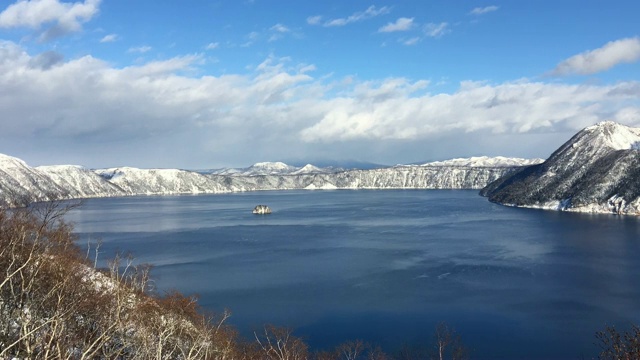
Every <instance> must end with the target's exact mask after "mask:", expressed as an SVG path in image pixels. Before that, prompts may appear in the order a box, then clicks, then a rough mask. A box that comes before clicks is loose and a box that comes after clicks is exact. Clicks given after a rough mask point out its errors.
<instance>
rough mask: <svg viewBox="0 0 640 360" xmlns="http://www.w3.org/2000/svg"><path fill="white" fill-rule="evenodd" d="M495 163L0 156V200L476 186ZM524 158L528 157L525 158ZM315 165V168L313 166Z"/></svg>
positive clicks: (509, 167) (497, 172) (496, 173)
mask: <svg viewBox="0 0 640 360" xmlns="http://www.w3.org/2000/svg"><path fill="white" fill-rule="evenodd" d="M504 159H507V158H502V160H496V161H494V162H493V163H494V166H482V167H473V166H466V167H464V166H415V165H398V166H395V167H386V168H378V169H370V170H361V169H352V170H343V169H340V170H336V169H333V168H331V169H328V168H324V169H323V168H318V167H315V166H313V165H311V164H308V165H306V166H303V167H295V166H290V165H287V164H284V163H258V164H257V165H255V166H251V167H249V168H246V169H251V171H249V172H245V173H244V174H243V173H238V172H235V173H223V174H215V173H206V172H204V173H203V172H197V171H189V170H180V169H138V168H133V167H116V168H107V169H95V170H90V169H86V168H84V167H82V166H76V165H52V166H39V167H30V166H29V165H27V164H26V163H25V162H24V161H22V160H20V159H18V158H14V157H10V156H7V155H3V156H2V157H0V204H1V205H2V206H20V205H21V204H22V205H24V204H25V203H27V202H30V201H31V202H32V201H47V200H53V199H76V198H92V197H117V196H133V195H176V194H215V193H228V192H242V191H258V190H296V189H307V190H316V189H481V188H482V187H484V186H485V185H486V184H488V183H489V182H491V181H493V180H496V179H498V178H499V177H500V176H502V175H504V174H506V173H508V172H510V171H513V170H514V169H516V168H517V166H513V164H514V161H515V163H518V162H519V161H520V160H509V161H508V164H501V165H502V166H498V165H500V161H506V160H504ZM527 161H528V160H527ZM318 169H319V170H318Z"/></svg>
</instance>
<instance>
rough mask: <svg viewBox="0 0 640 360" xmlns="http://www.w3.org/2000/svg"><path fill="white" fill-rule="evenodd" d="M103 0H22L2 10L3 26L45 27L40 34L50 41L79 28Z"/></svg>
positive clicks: (0, 16) (1, 20)
mask: <svg viewBox="0 0 640 360" xmlns="http://www.w3.org/2000/svg"><path fill="white" fill-rule="evenodd" d="M100 1H101V0H85V1H84V2H75V3H66V2H60V1H59V0H22V1H18V2H16V3H15V4H12V5H9V6H8V7H7V8H6V9H5V10H4V11H2V12H1V13H0V27H1V28H18V27H28V28H32V29H41V28H43V27H44V28H45V29H44V31H42V32H41V33H40V35H39V38H40V40H42V41H47V40H51V39H54V38H56V37H59V36H62V35H65V34H68V33H71V32H76V31H80V30H81V29H82V24H83V23H85V22H87V21H89V20H91V18H92V17H93V16H95V15H96V14H97V13H98V7H99V5H100Z"/></svg>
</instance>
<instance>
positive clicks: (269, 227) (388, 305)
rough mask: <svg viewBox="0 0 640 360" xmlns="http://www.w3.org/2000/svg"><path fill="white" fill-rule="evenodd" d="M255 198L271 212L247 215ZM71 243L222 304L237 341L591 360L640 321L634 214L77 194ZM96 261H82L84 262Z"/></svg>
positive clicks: (340, 195) (300, 195)
mask: <svg viewBox="0 0 640 360" xmlns="http://www.w3.org/2000/svg"><path fill="white" fill-rule="evenodd" d="M258 204H266V205H268V206H269V207H270V208H271V209H272V211H273V213H272V214H269V215H254V214H252V209H253V208H254V207H255V206H256V205H258ZM67 220H69V221H71V222H73V223H74V224H75V231H76V233H77V234H78V235H79V239H78V243H79V245H81V246H85V247H86V246H87V243H89V242H93V243H95V242H96V241H98V240H101V241H102V245H101V247H100V249H99V251H100V259H101V263H102V264H103V265H104V263H105V261H106V260H107V259H109V258H111V257H113V255H114V254H115V253H116V252H121V253H128V252H130V253H132V254H133V255H134V256H135V258H136V261H137V262H138V263H149V264H152V265H153V269H152V273H151V274H152V278H153V280H154V284H155V286H156V288H157V291H159V292H160V293H163V292H165V291H169V290H172V289H176V290H179V291H181V292H182V293H184V294H186V295H191V294H198V296H199V303H200V305H201V306H203V307H204V308H205V309H207V310H211V311H214V312H218V313H219V312H222V311H223V310H224V309H225V308H226V309H229V310H231V312H232V314H233V315H232V317H231V318H230V319H229V320H228V321H229V322H230V324H232V325H234V326H235V327H236V328H237V329H238V330H239V331H240V333H241V335H243V336H244V337H246V338H251V337H252V334H253V331H254V330H258V331H259V329H261V328H262V326H263V325H264V324H274V325H278V326H287V327H290V328H293V329H294V334H295V335H297V336H300V337H302V338H304V339H305V340H306V341H307V343H308V344H309V345H310V346H311V348H312V349H314V350H320V349H329V348H333V347H334V346H336V345H338V344H340V343H343V342H344V341H346V340H354V339H362V340H365V341H367V342H370V343H373V344H376V345H380V346H381V347H382V348H383V349H384V350H385V351H387V352H388V353H391V354H394V353H395V352H397V351H398V350H399V349H400V348H401V347H403V346H416V347H419V346H425V347H426V346H428V345H429V344H430V343H431V342H432V337H433V333H434V329H435V327H436V325H437V324H438V323H440V322H445V323H446V324H448V325H449V326H450V327H453V328H455V330H456V332H457V333H458V334H459V335H460V336H461V339H462V342H463V343H464V344H465V345H466V347H467V348H469V349H470V351H471V357H472V358H540V359H550V358H559V359H560V358H561V359H568V358H593V357H596V356H597V354H598V351H599V350H598V346H597V345H596V338H595V333H596V331H599V330H603V329H604V328H605V326H607V325H615V326H616V328H618V329H626V328H628V327H629V326H630V324H632V323H636V324H638V323H640V277H639V275H640V219H639V218H636V217H625V216H615V215H590V214H576V213H561V212H553V211H543V210H532V209H519V208H512V207H505V206H501V205H497V204H492V203H490V202H488V201H487V200H486V199H485V198H483V197H480V196H479V195H478V192H477V191H475V190H331V191H329V190H323V191H264V192H247V193H233V194H216V195H197V196H149V197H126V198H103V199H89V200H86V201H85V202H84V204H83V205H82V206H81V207H79V208H77V209H74V210H72V211H71V212H70V213H69V214H68V215H67ZM90 256H91V257H93V254H91V255H90Z"/></svg>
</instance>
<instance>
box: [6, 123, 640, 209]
mask: <svg viewBox="0 0 640 360" xmlns="http://www.w3.org/2000/svg"><path fill="white" fill-rule="evenodd" d="M294 189H307V190H313V189H482V190H481V194H482V195H484V196H487V197H488V198H489V200H490V201H493V202H496V203H500V204H504V205H510V206H522V207H532V208H543V209H554V210H566V211H582V212H596V213H619V214H640V129H637V128H631V127H628V126H624V125H620V124H617V123H614V122H603V123H599V124H597V125H594V126H590V127H587V128H585V129H584V130H582V131H580V132H578V133H577V134H576V135H575V136H574V137H572V138H571V139H570V140H569V141H568V142H566V143H565V144H564V145H562V146H561V147H560V148H559V149H558V150H556V151H555V152H554V153H553V154H552V155H551V156H550V157H549V159H547V160H546V161H545V160H542V159H519V158H505V157H472V158H465V159H452V160H446V161H436V162H429V163H424V164H417V165H396V166H391V167H382V168H375V169H343V168H337V167H318V166H314V165H311V164H307V165H305V166H291V165H287V164H285V163H282V162H262V163H257V164H254V165H252V166H250V167H247V168H235V169H217V170H208V171H187V170H178V169H138V168H131V167H119V168H110V169H97V170H91V169H86V168H83V167H80V166H74V165H56V166H39V167H30V166H28V165H27V164H26V163H25V162H24V161H22V160H20V159H17V158H14V157H11V156H7V155H2V154H0V206H5V207H6V206H20V205H23V204H25V203H28V202H31V201H46V200H51V199H76V198H92V197H115V196H133V195H167V194H201V193H226V192H239V191H255V190H294Z"/></svg>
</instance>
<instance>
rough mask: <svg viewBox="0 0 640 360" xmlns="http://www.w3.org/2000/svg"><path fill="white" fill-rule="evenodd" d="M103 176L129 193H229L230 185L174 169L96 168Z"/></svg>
mask: <svg viewBox="0 0 640 360" xmlns="http://www.w3.org/2000/svg"><path fill="white" fill-rule="evenodd" d="M95 172H96V173H97V174H99V175H100V176H101V177H102V178H103V179H105V180H108V181H109V182H110V183H112V184H114V185H116V186H118V187H119V188H121V189H122V190H123V191H124V192H125V193H126V194H128V195H155V194H199V193H221V192H228V191H229V188H228V187H227V186H225V185H222V184H221V183H219V182H217V181H215V179H212V178H211V177H209V176H206V175H202V174H200V173H197V172H193V171H186V170H177V169H137V168H131V167H122V168H112V169H100V170H95Z"/></svg>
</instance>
